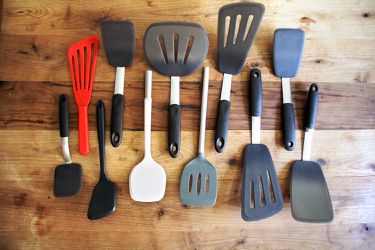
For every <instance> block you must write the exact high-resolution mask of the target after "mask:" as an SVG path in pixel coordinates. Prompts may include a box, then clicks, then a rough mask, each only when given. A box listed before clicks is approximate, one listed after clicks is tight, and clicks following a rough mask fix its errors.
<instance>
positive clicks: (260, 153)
mask: <svg viewBox="0 0 375 250" xmlns="http://www.w3.org/2000/svg"><path fill="white" fill-rule="evenodd" d="M250 112H251V142H252V144H249V145H247V146H246V147H245V150H244V168H243V180H242V209H241V211H242V218H243V219H244V220H245V221H256V220H261V219H264V218H267V217H270V216H272V215H274V214H276V213H278V212H279V211H281V210H282V209H283V207H284V202H283V197H282V194H281V189H280V185H279V182H278V180H277V175H276V170H275V166H274V165H273V161H272V157H271V154H270V151H269V150H268V147H267V146H266V145H264V144H260V131H261V115H262V75H261V72H260V70H259V69H253V70H251V71H250Z"/></svg>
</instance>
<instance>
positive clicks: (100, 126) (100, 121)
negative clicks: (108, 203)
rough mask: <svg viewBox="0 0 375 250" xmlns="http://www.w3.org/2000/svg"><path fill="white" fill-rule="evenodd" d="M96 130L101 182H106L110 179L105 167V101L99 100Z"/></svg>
mask: <svg viewBox="0 0 375 250" xmlns="http://www.w3.org/2000/svg"><path fill="white" fill-rule="evenodd" d="M96 128H97V130H98V141H99V158H100V180H105V179H108V178H107V173H106V167H105V107H104V102H103V100H99V101H98V103H97V104H96Z"/></svg>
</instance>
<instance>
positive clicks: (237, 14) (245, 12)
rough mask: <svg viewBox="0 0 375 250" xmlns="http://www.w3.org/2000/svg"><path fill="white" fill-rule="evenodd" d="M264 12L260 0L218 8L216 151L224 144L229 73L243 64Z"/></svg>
mask: <svg viewBox="0 0 375 250" xmlns="http://www.w3.org/2000/svg"><path fill="white" fill-rule="evenodd" d="M263 14H264V5H263V4H260V3H234V4H228V5H225V6H223V7H221V8H220V10H219V23H218V32H217V66H218V69H219V71H220V72H222V73H224V76H223V85H222V88H221V97H220V102H219V107H218V114H217V122H216V131H215V149H216V151H217V152H219V153H221V152H223V151H224V148H225V146H226V144H227V134H228V129H229V112H230V91H231V81H232V75H236V74H238V73H239V72H240V71H241V69H242V67H243V65H244V64H245V61H246V58H247V55H248V53H249V50H250V47H251V45H252V44H253V41H254V38H255V35H256V33H257V31H258V28H259V25H260V22H261V20H262V18H263Z"/></svg>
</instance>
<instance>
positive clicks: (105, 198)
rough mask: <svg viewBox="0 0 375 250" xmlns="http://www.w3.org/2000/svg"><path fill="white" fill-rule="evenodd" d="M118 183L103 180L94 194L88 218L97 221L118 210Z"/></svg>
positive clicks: (96, 187)
mask: <svg viewBox="0 0 375 250" xmlns="http://www.w3.org/2000/svg"><path fill="white" fill-rule="evenodd" d="M116 192H117V187H116V183H114V182H112V181H110V180H108V179H107V180H106V179H101V180H100V181H99V183H98V184H96V186H95V188H94V191H93V192H92V196H91V200H90V205H89V210H88V212H87V217H88V218H89V219H90V220H96V219H100V218H103V217H105V216H107V215H110V214H112V213H113V212H114V211H115V209H116Z"/></svg>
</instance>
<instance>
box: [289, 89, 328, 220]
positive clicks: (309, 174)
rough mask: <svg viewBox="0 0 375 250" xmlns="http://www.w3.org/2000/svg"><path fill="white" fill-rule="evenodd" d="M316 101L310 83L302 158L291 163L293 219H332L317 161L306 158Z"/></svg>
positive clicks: (314, 90) (316, 90) (317, 98)
mask: <svg viewBox="0 0 375 250" xmlns="http://www.w3.org/2000/svg"><path fill="white" fill-rule="evenodd" d="M318 103H319V88H318V85H317V84H315V83H313V84H312V85H311V86H310V90H309V94H308V97H307V106H306V117H305V127H306V130H305V138H304V141H303V153H302V161H296V162H294V163H293V165H292V173H291V181H290V199H291V204H292V215H293V218H294V219H296V220H297V221H303V222H330V221H332V220H333V210H332V203H331V197H330V195H329V191H328V187H327V183H326V180H325V178H324V174H323V171H322V169H321V168H320V166H319V164H318V163H316V162H313V161H310V152H311V145H312V138H313V137H312V136H313V133H314V126H315V120H316V116H317V114H318Z"/></svg>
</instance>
